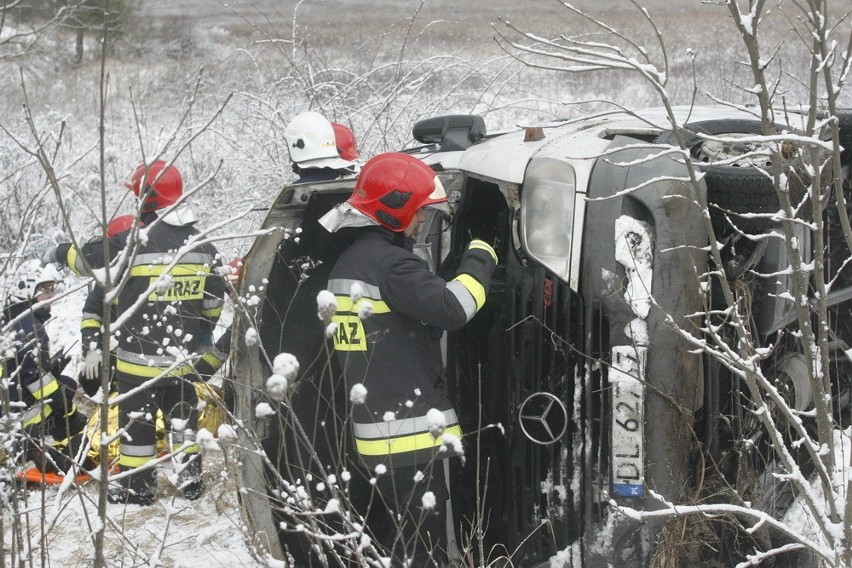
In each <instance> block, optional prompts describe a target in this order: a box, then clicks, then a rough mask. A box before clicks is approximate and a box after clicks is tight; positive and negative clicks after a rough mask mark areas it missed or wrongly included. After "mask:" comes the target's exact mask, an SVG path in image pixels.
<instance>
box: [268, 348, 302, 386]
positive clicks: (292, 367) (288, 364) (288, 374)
mask: <svg viewBox="0 0 852 568" xmlns="http://www.w3.org/2000/svg"><path fill="white" fill-rule="evenodd" d="M272 372H273V373H275V374H276V375H281V376H282V377H284V378H285V379H287V380H288V381H292V380H294V379H295V378H296V375H297V374H298V373H299V360H298V359H296V356H295V355H292V354H290V353H280V354H278V355H276V356H275V359H273V361H272Z"/></svg>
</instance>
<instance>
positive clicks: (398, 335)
mask: <svg viewBox="0 0 852 568" xmlns="http://www.w3.org/2000/svg"><path fill="white" fill-rule="evenodd" d="M353 231H358V235H357V236H356V238H355V241H354V242H353V243H352V244H351V245H350V246H349V247H348V248H347V249H346V250H345V251H344V252H343V253H342V255H341V256H340V258H339V259H338V260H337V263H336V264H335V266H334V268H333V269H332V271H331V274H330V277H329V283H328V289H329V291H331V292H332V293H333V294H334V295H335V298H336V301H337V311H336V313H335V315H334V316H333V318H332V321H333V322H335V323H336V324H337V329H336V332H335V335H334V347H335V350H336V352H337V355H338V360H339V363H340V365H341V368H342V369H343V373H344V376H345V379H346V384H347V387H348V388H350V389H351V387H352V386H353V385H355V384H357V383H362V384H363V386H364V387H365V388H366V390H367V397H366V403H365V404H354V405H353V407H352V419H353V434H354V437H355V449H356V451H357V453H358V454H359V455H360V456H361V458H363V459H364V461H365V462H366V463H368V464H370V465H372V464H375V463H385V464H387V465H390V466H392V467H393V466H406V465H414V464H418V463H423V462H425V461H428V460H429V459H431V458H432V456H433V455H434V452H435V450H436V449H437V448H439V447H440V446H441V444H442V443H443V440H442V439H441V438H440V437H439V438H437V439H436V438H434V437H433V436H432V434H431V433H430V423H429V420H427V418H426V414H427V412H429V410H430V409H433V408H434V409H437V410H439V411H441V412H443V413H444V421H445V424H446V430H445V431H446V433H449V434H453V435H455V436H456V437H461V429H460V427H459V425H458V418H457V416H456V413H455V410H454V409H453V407H452V405H451V403H450V401H449V399H448V397H447V394H446V392H445V384H444V365H443V361H442V357H441V344H440V340H441V336H442V334H443V330H455V329H458V328H460V327H461V326H463V325H464V324H465V323H467V322H468V321H470V319H471V318H473V316H474V315H475V314H476V312H477V311H478V310H479V309H480V308H481V307H482V305H483V304H484V302H485V294H486V292H487V290H488V285H489V282H490V279H491V273H492V272H493V271H494V268H495V259H494V257H493V256H492V255H493V253H492V252H489V251H488V250H486V249H484V248H471V249H470V250H468V251H467V252H466V253H465V254H464V255H463V256H462V259H461V263H460V266H459V271H458V276H456V278H455V279H453V280H452V281H450V282H447V281H445V280H444V279H442V278H440V277H439V276H436V275H435V274H433V273H432V272H430V271H429V268H428V265H427V264H426V262H425V261H424V260H422V259H421V258H420V257H418V256H417V255H415V254H414V253H413V252H412V245H413V241H411V240H410V239H406V238H405V237H404V236H403V235H401V234H399V233H394V232H392V231H390V230H388V229H385V228H382V227H369V228H362V229H353ZM474 242H477V241H474ZM485 246H487V245H485ZM365 309H366V310H368V311H370V310H371V311H372V315H370V316H369V317H360V316H364V315H366V314H364V313H363V312H364V310H365ZM388 413H393V415H391V414H388Z"/></svg>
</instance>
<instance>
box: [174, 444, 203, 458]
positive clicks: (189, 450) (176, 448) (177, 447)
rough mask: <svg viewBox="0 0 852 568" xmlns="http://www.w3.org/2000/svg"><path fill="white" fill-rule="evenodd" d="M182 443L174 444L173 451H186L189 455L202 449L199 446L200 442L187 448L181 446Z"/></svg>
mask: <svg viewBox="0 0 852 568" xmlns="http://www.w3.org/2000/svg"><path fill="white" fill-rule="evenodd" d="M182 445H183V444H172V453H173V454H176V453H184V454H187V455H193V454H197V453H198V452H200V451H201V448H200V447H199V446H198V444H192V445H189V446H187V447H185V448H181V446H182Z"/></svg>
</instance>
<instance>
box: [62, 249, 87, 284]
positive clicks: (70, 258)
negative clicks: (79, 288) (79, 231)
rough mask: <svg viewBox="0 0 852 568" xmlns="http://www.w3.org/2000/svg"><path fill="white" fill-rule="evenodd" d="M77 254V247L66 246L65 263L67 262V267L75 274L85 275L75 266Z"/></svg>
mask: <svg viewBox="0 0 852 568" xmlns="http://www.w3.org/2000/svg"><path fill="white" fill-rule="evenodd" d="M78 254H79V253H78V252H77V247H75V246H74V245H71V246H70V247H68V253H67V254H66V255H65V264H67V265H68V268H70V269H71V272H73V273H74V274H76V275H77V276H86V275H85V274H83V273H82V272H81V271H80V269H79V268H77V256H78Z"/></svg>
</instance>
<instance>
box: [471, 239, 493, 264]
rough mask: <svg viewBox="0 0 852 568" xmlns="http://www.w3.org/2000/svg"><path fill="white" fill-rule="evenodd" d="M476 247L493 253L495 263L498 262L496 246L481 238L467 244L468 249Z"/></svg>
mask: <svg viewBox="0 0 852 568" xmlns="http://www.w3.org/2000/svg"><path fill="white" fill-rule="evenodd" d="M474 249H479V250H484V251H486V252H488V253H489V254H490V255H491V257H492V258H493V259H494V264H497V253H496V252H495V251H494V247H492V246H491V245H489V244H488V243H486V242H485V241H481V240H479V239H473V240H472V241H470V244H469V245H467V250H474Z"/></svg>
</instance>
